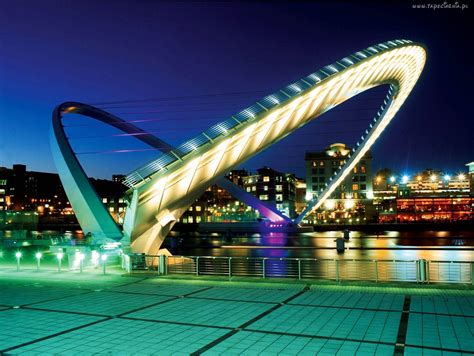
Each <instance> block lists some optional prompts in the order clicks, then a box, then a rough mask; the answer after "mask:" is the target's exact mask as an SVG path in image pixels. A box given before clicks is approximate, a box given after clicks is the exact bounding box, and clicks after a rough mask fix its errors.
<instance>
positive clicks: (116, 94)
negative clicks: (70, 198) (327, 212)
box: [0, 0, 474, 177]
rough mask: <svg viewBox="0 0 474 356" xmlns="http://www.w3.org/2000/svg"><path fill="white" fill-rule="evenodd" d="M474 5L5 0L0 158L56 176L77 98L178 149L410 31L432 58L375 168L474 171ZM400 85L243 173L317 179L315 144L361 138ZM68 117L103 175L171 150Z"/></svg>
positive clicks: (1, 7) (77, 143)
mask: <svg viewBox="0 0 474 356" xmlns="http://www.w3.org/2000/svg"><path fill="white" fill-rule="evenodd" d="M414 2H415V1H414ZM461 2H462V1H461ZM473 11H474V9H467V10H464V11H461V10H455V9H444V10H436V11H434V10H422V9H413V8H412V6H411V3H410V2H401V3H399V4H395V3H391V4H388V5H387V4H385V5H381V4H378V3H377V2H370V3H365V4H364V3H360V4H359V5H353V4H349V3H346V2H331V3H329V2H328V3H311V2H291V3H285V2H278V3H273V4H269V3H263V2H260V3H253V2H222V3H219V2H208V3H198V2H178V3H174V2H154V1H74V2H73V1H65V0H61V1H48V0H44V1H21V0H16V1H7V0H0V166H7V167H10V166H11V165H12V164H14V163H23V164H26V165H27V166H28V169H30V170H37V171H49V172H54V171H55V166H54V163H53V160H52V157H51V154H50V149H49V129H50V122H51V112H52V110H53V108H54V107H55V106H56V105H57V104H59V103H61V102H63V101H68V100H75V101H83V102H85V103H93V104H97V105H99V106H100V107H102V108H104V109H106V110H110V111H111V112H113V113H115V114H117V115H119V116H121V117H122V118H124V119H127V120H133V121H139V122H138V123H137V125H139V126H140V127H142V128H144V129H147V130H150V131H152V132H155V133H156V134H157V135H158V136H160V137H161V138H162V139H164V140H167V141H168V142H170V143H171V144H173V145H177V144H179V143H181V142H183V141H185V140H186V139H189V138H192V137H193V136H195V135H196V134H198V133H199V132H200V131H203V130H205V129H207V128H208V127H209V126H210V125H212V124H213V123H216V122H218V121H222V120H224V119H226V118H228V117H229V116H231V115H232V114H234V113H236V112H238V111H240V110H241V109H243V108H245V107H247V106H249V105H251V104H253V102H255V101H256V100H259V99H260V98H261V97H263V96H265V95H267V94H270V93H271V92H273V91H276V90H278V89H280V88H281V87H283V86H285V85H287V84H289V83H291V82H294V81H296V80H298V79H299V78H301V77H303V76H305V75H308V74H309V73H311V72H314V71H316V70H318V69H319V68H321V67H322V66H324V65H326V64H330V63H332V62H334V61H336V60H338V59H340V58H342V57H344V56H346V55H348V54H351V53H353V52H355V51H357V50H360V49H363V48H366V47H368V46H370V45H372V44H377V43H379V42H383V41H387V40H391V39H397V38H404V39H410V40H413V41H418V42H422V43H424V44H425V45H426V47H427V48H428V61H427V64H426V67H425V70H424V72H423V74H422V77H421V79H420V81H419V82H418V84H417V86H416V87H415V89H414V91H413V92H412V94H411V96H410V97H409V98H408V100H407V102H406V103H405V105H404V106H403V107H402V109H401V111H400V112H399V113H398V115H397V116H396V118H395V119H394V120H393V121H392V123H391V124H390V126H389V127H388V129H387V130H385V132H384V134H383V135H382V137H381V139H380V140H379V141H378V142H377V143H376V144H375V145H374V146H373V149H372V153H373V156H374V169H378V168H384V167H389V168H392V169H395V170H397V171H398V172H400V173H401V174H405V173H406V174H414V173H415V172H417V171H418V170H420V169H423V168H438V169H441V170H445V171H447V172H449V173H451V174H455V173H457V172H459V171H461V170H464V171H465V170H466V167H465V164H466V163H468V162H471V161H473V160H474V148H473V147H474V145H473V139H472V132H473V129H474V124H473V121H472V114H471V111H472V100H473V96H472V80H473V75H472V74H473V70H472V67H473V66H472V59H471V57H470V53H471V52H472V47H473V42H472V37H471V36H469V33H472V30H473V28H472V27H473V26H472V23H473V22H472V21H470V20H472V14H473ZM386 89H387V88H376V89H373V90H372V91H370V92H366V93H364V94H361V95H360V96H358V97H357V98H353V99H352V100H350V101H349V102H347V103H345V104H343V105H341V106H340V107H338V108H336V109H334V110H333V111H331V112H329V113H327V114H325V115H324V116H322V117H321V118H320V119H318V120H315V122H313V123H311V124H310V125H308V126H306V127H304V128H302V129H300V130H298V131H297V132H295V133H294V134H292V135H290V136H289V137H288V138H286V139H285V140H283V141H281V142H280V143H278V144H276V145H274V146H273V147H272V148H270V149H268V150H267V151H265V152H264V153H262V154H261V155H259V156H257V157H254V158H252V159H251V160H249V161H248V162H246V163H245V164H244V165H243V168H246V169H250V170H255V169H256V168H259V167H261V166H263V165H268V166H270V167H273V168H275V169H278V170H281V171H289V172H294V173H297V174H298V175H299V176H303V175H304V160H303V158H304V153H305V151H310V150H321V149H323V148H324V147H325V146H327V145H328V144H330V143H333V142H345V143H347V144H349V145H351V144H354V142H355V141H356V140H357V138H358V137H359V136H360V134H361V133H362V131H363V130H364V129H365V128H366V127H367V125H368V123H369V121H370V119H371V117H372V116H373V115H374V114H375V113H376V112H377V110H378V108H379V106H380V104H381V102H382V98H383V97H384V95H385V92H386ZM145 99H146V100H145ZM110 102H113V103H112V104H111V103H110ZM64 124H65V126H67V129H66V130H67V133H68V136H69V137H70V138H71V143H72V146H73V148H74V149H75V151H76V152H78V153H79V154H80V155H79V157H80V160H81V162H83V164H84V167H85V169H86V171H87V172H88V174H89V175H91V176H95V177H110V176H111V174H115V173H128V172H130V171H132V170H133V169H134V168H137V167H138V166H140V165H142V164H144V163H146V162H147V161H149V160H151V159H153V158H155V157H158V156H159V154H160V153H159V152H156V151H149V150H146V147H145V146H143V145H142V144H140V143H137V142H135V141H134V140H133V139H132V138H130V137H123V136H114V135H115V134H117V132H116V131H115V130H114V129H112V128H108V127H105V126H104V125H102V124H99V123H95V122H93V121H91V120H89V119H86V118H83V117H79V116H75V117H74V116H72V117H71V118H67V119H65V121H64ZM119 149H130V150H134V151H133V152H129V153H115V152H114V151H115V150H119Z"/></svg>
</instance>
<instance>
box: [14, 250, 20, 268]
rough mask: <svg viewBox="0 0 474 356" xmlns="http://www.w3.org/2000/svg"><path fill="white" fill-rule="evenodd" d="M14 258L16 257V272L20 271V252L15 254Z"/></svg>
mask: <svg viewBox="0 0 474 356" xmlns="http://www.w3.org/2000/svg"><path fill="white" fill-rule="evenodd" d="M15 257H16V270H17V271H19V270H20V259H21V252H20V251H18V252H17V253H15Z"/></svg>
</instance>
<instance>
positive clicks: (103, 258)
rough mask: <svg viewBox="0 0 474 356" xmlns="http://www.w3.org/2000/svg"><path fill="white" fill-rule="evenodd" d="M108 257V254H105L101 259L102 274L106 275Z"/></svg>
mask: <svg viewBox="0 0 474 356" xmlns="http://www.w3.org/2000/svg"><path fill="white" fill-rule="evenodd" d="M107 257H108V256H107V255H106V254H103V255H102V256H101V257H100V259H101V260H102V273H103V274H105V268H106V267H105V266H106V265H107V263H106V262H107Z"/></svg>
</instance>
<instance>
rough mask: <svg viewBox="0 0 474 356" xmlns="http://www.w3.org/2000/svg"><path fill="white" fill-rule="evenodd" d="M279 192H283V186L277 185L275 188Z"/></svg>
mask: <svg viewBox="0 0 474 356" xmlns="http://www.w3.org/2000/svg"><path fill="white" fill-rule="evenodd" d="M275 189H276V191H277V192H282V191H283V186H282V185H281V184H277V185H276V187H275Z"/></svg>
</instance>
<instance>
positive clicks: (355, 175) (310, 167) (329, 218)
mask: <svg viewBox="0 0 474 356" xmlns="http://www.w3.org/2000/svg"><path fill="white" fill-rule="evenodd" d="M350 152H351V148H349V147H347V146H346V145H345V144H343V143H334V144H332V145H330V146H329V147H327V148H326V149H325V150H324V151H322V152H307V153H306V155H305V167H306V200H308V201H309V200H311V199H313V198H315V197H316V196H317V195H318V193H319V192H321V191H322V190H323V189H324V188H325V187H326V185H327V184H328V183H329V181H330V179H331V177H333V176H334V174H335V173H336V172H337V170H338V168H339V167H340V166H342V165H344V164H345V163H346V160H347V157H348V155H349V153H350ZM372 198H373V188H372V155H371V153H370V152H367V153H366V154H365V155H364V157H363V158H362V159H361V160H360V161H359V163H358V164H357V165H356V166H355V167H354V169H353V170H352V172H351V173H350V174H349V175H348V176H347V178H346V179H345V180H344V182H343V183H342V184H341V185H340V186H339V187H337V188H336V190H335V191H334V193H333V194H332V195H331V197H330V198H329V199H328V200H327V201H326V203H325V204H324V206H323V207H322V208H321V209H319V210H318V211H316V212H315V213H313V214H311V215H310V216H308V217H307V218H306V222H308V223H313V224H314V223H341V222H344V223H357V222H358V223H360V222H363V221H366V220H367V219H370V216H371V207H372Z"/></svg>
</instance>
